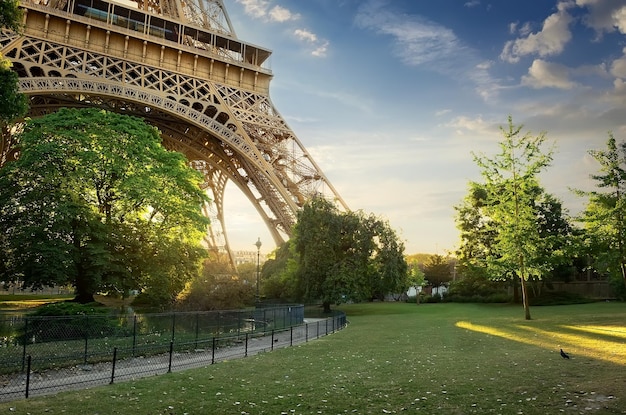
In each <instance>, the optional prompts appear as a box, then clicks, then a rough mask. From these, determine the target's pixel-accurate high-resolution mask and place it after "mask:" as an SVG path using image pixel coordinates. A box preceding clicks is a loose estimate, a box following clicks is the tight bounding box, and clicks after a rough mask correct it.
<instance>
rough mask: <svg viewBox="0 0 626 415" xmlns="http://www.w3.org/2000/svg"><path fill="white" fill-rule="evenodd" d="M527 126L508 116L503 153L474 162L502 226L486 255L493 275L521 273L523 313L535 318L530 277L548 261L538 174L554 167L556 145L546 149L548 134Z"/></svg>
mask: <svg viewBox="0 0 626 415" xmlns="http://www.w3.org/2000/svg"><path fill="white" fill-rule="evenodd" d="M522 128H523V126H521V125H519V126H516V125H514V124H513V120H512V118H511V117H509V119H508V126H507V128H506V129H505V128H504V127H501V128H500V130H501V132H502V135H503V140H502V141H501V142H500V143H499V147H500V152H499V153H497V154H496V155H495V156H494V157H493V158H489V157H487V156H485V155H476V154H474V161H475V162H476V164H477V165H478V166H479V167H480V169H481V175H482V177H483V179H484V180H485V189H486V190H487V193H488V198H489V203H487V204H486V214H487V216H488V217H489V218H490V219H491V220H493V221H494V224H495V225H496V228H497V229H498V233H497V237H496V243H495V246H494V253H492V254H491V255H490V256H489V257H487V260H486V263H487V266H488V268H489V269H490V270H491V273H492V274H493V273H495V274H496V275H497V274H500V275H504V274H506V273H508V272H513V273H514V274H515V275H516V276H517V278H518V279H519V281H520V285H521V288H522V303H523V305H524V316H525V318H526V319H527V320H530V319H531V315H530V306H529V298H528V291H527V287H526V282H527V280H528V279H529V278H530V277H531V276H536V277H540V276H541V274H542V273H543V272H545V271H546V266H547V265H546V264H545V263H543V262H542V261H540V258H539V257H540V255H538V246H539V245H540V234H539V227H538V224H537V215H536V212H535V208H534V200H535V198H536V196H537V194H538V189H540V186H539V180H538V177H537V176H538V174H539V173H540V172H541V171H542V170H544V169H545V168H547V167H548V166H549V164H550V162H551V161H552V154H553V150H552V149H550V150H549V151H548V152H546V153H543V152H542V150H541V147H542V145H543V144H544V142H545V140H546V137H545V134H544V133H542V134H540V135H538V136H532V135H531V134H530V133H525V134H522Z"/></svg>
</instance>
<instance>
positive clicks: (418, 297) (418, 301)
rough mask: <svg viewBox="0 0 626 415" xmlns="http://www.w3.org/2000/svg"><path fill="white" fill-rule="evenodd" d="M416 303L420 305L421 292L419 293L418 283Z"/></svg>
mask: <svg viewBox="0 0 626 415" xmlns="http://www.w3.org/2000/svg"><path fill="white" fill-rule="evenodd" d="M415 303H416V304H417V305H420V293H419V291H418V290H417V285H416V286H415Z"/></svg>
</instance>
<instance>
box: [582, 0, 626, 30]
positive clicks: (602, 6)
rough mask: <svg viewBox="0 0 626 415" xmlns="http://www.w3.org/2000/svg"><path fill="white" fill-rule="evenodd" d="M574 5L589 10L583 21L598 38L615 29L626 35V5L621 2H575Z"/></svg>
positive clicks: (617, 0) (585, 0)
mask: <svg viewBox="0 0 626 415" xmlns="http://www.w3.org/2000/svg"><path fill="white" fill-rule="evenodd" d="M576 4H577V5H578V6H580V7H586V8H587V9H588V10H589V14H588V15H587V16H585V18H584V20H583V21H584V23H585V24H586V25H587V26H588V27H591V28H592V29H594V30H595V31H596V32H597V33H598V36H601V35H602V33H603V32H607V33H610V32H613V31H615V29H617V30H619V31H620V32H621V33H625V34H626V4H624V2H623V1H622V0H576Z"/></svg>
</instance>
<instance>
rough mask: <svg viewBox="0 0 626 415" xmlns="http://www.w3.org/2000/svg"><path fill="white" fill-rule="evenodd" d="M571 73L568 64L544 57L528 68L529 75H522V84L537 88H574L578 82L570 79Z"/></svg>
mask: <svg viewBox="0 0 626 415" xmlns="http://www.w3.org/2000/svg"><path fill="white" fill-rule="evenodd" d="M569 75H570V70H569V68H567V67H566V66H563V65H560V64H558V63H552V62H547V61H544V60H543V59H535V60H534V61H533V64H532V65H531V66H530V68H528V75H524V76H522V85H525V86H529V87H531V88H535V89H541V88H558V89H572V88H574V87H575V86H576V83H575V82H572V81H570V79H569Z"/></svg>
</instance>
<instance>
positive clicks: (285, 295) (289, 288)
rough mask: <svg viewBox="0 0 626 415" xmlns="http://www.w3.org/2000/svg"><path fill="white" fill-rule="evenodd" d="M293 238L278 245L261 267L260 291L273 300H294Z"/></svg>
mask: <svg viewBox="0 0 626 415" xmlns="http://www.w3.org/2000/svg"><path fill="white" fill-rule="evenodd" d="M295 258H296V254H295V251H294V249H293V239H291V240H288V241H287V242H285V243H283V244H282V245H280V246H279V247H278V248H277V249H276V251H275V253H274V257H273V258H270V259H268V260H267V261H265V263H264V264H263V267H262V269H261V293H262V295H263V296H264V297H265V298H269V299H273V300H285V301H295V298H296V292H297V290H296V283H295V270H296V268H297V261H296V260H295Z"/></svg>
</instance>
